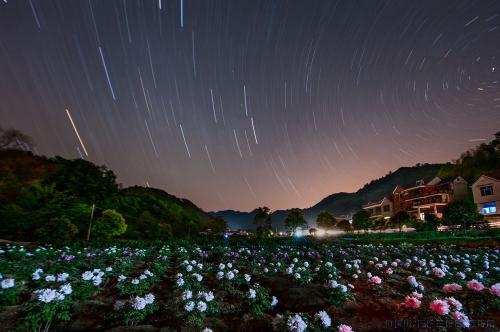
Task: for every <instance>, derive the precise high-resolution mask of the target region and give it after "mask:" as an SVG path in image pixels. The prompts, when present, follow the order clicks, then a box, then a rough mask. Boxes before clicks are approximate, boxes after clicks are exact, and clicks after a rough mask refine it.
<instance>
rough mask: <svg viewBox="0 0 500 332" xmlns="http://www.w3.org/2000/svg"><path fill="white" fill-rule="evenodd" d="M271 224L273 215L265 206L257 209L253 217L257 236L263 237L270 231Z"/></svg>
mask: <svg viewBox="0 0 500 332" xmlns="http://www.w3.org/2000/svg"><path fill="white" fill-rule="evenodd" d="M272 222H273V214H272V213H271V212H270V210H269V208H268V207H267V206H263V207H259V208H258V209H257V212H256V213H255V216H254V217H253V223H254V225H257V230H256V233H257V236H258V237H264V236H265V234H269V231H271V230H272V228H271V224H272Z"/></svg>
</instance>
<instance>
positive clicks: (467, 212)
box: [443, 199, 479, 232]
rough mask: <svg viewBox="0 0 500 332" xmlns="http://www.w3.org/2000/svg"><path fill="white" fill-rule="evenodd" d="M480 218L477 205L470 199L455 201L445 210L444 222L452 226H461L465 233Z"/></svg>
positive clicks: (447, 205)
mask: <svg viewBox="0 0 500 332" xmlns="http://www.w3.org/2000/svg"><path fill="white" fill-rule="evenodd" d="M478 216H479V211H478V209H477V205H476V204H475V203H474V202H473V201H471V200H470V199H454V200H452V201H451V202H449V203H448V204H446V206H445V207H444V209H443V221H444V222H445V223H446V224H447V225H450V226H454V225H461V226H463V228H464V231H465V232H466V231H467V229H468V228H469V227H470V226H471V225H472V224H474V223H475V222H476V221H477V219H478Z"/></svg>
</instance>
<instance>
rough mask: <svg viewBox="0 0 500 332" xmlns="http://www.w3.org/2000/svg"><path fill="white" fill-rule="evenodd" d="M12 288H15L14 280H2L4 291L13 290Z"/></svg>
mask: <svg viewBox="0 0 500 332" xmlns="http://www.w3.org/2000/svg"><path fill="white" fill-rule="evenodd" d="M11 287H14V279H12V278H9V279H4V280H2V288H3V289H7V288H11Z"/></svg>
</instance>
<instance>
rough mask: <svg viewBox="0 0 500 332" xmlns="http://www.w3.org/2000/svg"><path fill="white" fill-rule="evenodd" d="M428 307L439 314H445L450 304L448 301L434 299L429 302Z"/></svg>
mask: <svg viewBox="0 0 500 332" xmlns="http://www.w3.org/2000/svg"><path fill="white" fill-rule="evenodd" d="M429 309H431V310H432V311H434V312H435V313H437V314H439V315H447V314H448V313H449V312H450V306H449V304H448V302H446V301H442V300H438V299H435V300H434V301H432V302H431V304H430V306H429Z"/></svg>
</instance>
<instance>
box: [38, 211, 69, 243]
mask: <svg viewBox="0 0 500 332" xmlns="http://www.w3.org/2000/svg"><path fill="white" fill-rule="evenodd" d="M77 233H78V228H77V227H76V226H75V225H74V224H73V223H71V221H70V220H69V219H67V218H64V217H62V218H52V219H51V220H50V221H49V222H48V223H46V224H45V225H43V226H42V227H41V228H40V229H39V230H38V233H37V235H38V239H39V240H42V241H47V242H51V243H68V242H70V241H71V240H72V239H73V237H74V236H75V235H76V234H77Z"/></svg>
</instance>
